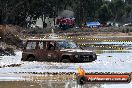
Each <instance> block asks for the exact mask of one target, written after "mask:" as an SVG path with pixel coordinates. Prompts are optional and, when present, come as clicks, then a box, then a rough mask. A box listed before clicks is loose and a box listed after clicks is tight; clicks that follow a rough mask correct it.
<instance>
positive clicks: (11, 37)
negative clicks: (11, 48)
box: [0, 25, 22, 47]
mask: <svg viewBox="0 0 132 88" xmlns="http://www.w3.org/2000/svg"><path fill="white" fill-rule="evenodd" d="M21 30H22V28H21V27H18V26H13V25H0V39H1V40H0V41H2V42H5V43H7V44H9V45H15V46H17V47H20V46H21V39H20V34H21Z"/></svg>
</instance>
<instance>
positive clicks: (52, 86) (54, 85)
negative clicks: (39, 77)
mask: <svg viewBox="0 0 132 88" xmlns="http://www.w3.org/2000/svg"><path fill="white" fill-rule="evenodd" d="M0 88H101V84H86V85H83V86H81V85H78V84H77V83H76V82H75V81H66V82H61V81H0Z"/></svg>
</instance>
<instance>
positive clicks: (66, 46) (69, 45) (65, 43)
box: [56, 41, 79, 49]
mask: <svg viewBox="0 0 132 88" xmlns="http://www.w3.org/2000/svg"><path fill="white" fill-rule="evenodd" d="M56 44H57V46H58V47H59V48H60V49H79V46H78V45H77V44H76V43H74V42H72V41H58V42H56Z"/></svg>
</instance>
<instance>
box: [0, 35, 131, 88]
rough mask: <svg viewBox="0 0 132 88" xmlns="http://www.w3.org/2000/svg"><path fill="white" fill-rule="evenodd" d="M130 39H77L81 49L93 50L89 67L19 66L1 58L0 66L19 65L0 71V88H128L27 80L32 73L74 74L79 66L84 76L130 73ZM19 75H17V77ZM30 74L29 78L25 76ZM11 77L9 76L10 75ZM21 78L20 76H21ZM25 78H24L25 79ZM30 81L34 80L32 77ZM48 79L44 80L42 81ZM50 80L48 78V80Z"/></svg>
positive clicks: (113, 85) (121, 85) (115, 85)
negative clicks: (105, 73) (98, 73)
mask: <svg viewBox="0 0 132 88" xmlns="http://www.w3.org/2000/svg"><path fill="white" fill-rule="evenodd" d="M131 41H132V37H126V38H123V37H118V38H116V37H94V38H87V39H78V43H80V44H86V45H81V46H82V47H84V48H85V49H91V50H94V51H95V52H96V53H97V55H98V59H97V60H96V61H94V62H91V63H77V64H73V63H70V64H69V63H68V64H64V63H52V62H51V63H47V62H20V60H19V59H18V57H20V55H18V56H16V57H15V58H14V57H8V56H7V57H4V59H3V60H2V59H1V60H0V65H3V64H6V63H7V64H9V63H12V64H13V63H14V62H15V61H17V62H16V63H17V64H19V63H21V65H20V66H17V67H2V68H0V88H132V83H129V84H86V85H83V86H79V85H77V83H76V81H73V80H69V79H67V80H65V81H64V80H63V81H60V80H57V81H52V80H45V81H44V80H43V79H42V78H43V77H41V76H40V77H39V79H40V78H41V80H39V79H37V80H30V76H31V75H32V73H35V74H36V75H38V74H40V73H44V72H51V73H52V72H76V71H77V67H79V66H82V67H83V68H84V69H85V70H86V72H132V69H131V68H132V42H131ZM20 73H21V74H22V76H21V75H19V74H20ZM27 73H31V74H27ZM12 74H13V75H12ZM23 75H24V76H23ZM25 76H26V77H25ZM33 78H34V77H33ZM46 78H48V76H47V77H46ZM50 78H51V79H52V78H53V77H52V76H51V77H50Z"/></svg>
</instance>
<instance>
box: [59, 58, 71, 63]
mask: <svg viewBox="0 0 132 88" xmlns="http://www.w3.org/2000/svg"><path fill="white" fill-rule="evenodd" d="M61 62H63V63H70V62H71V60H69V59H62V60H61Z"/></svg>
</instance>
